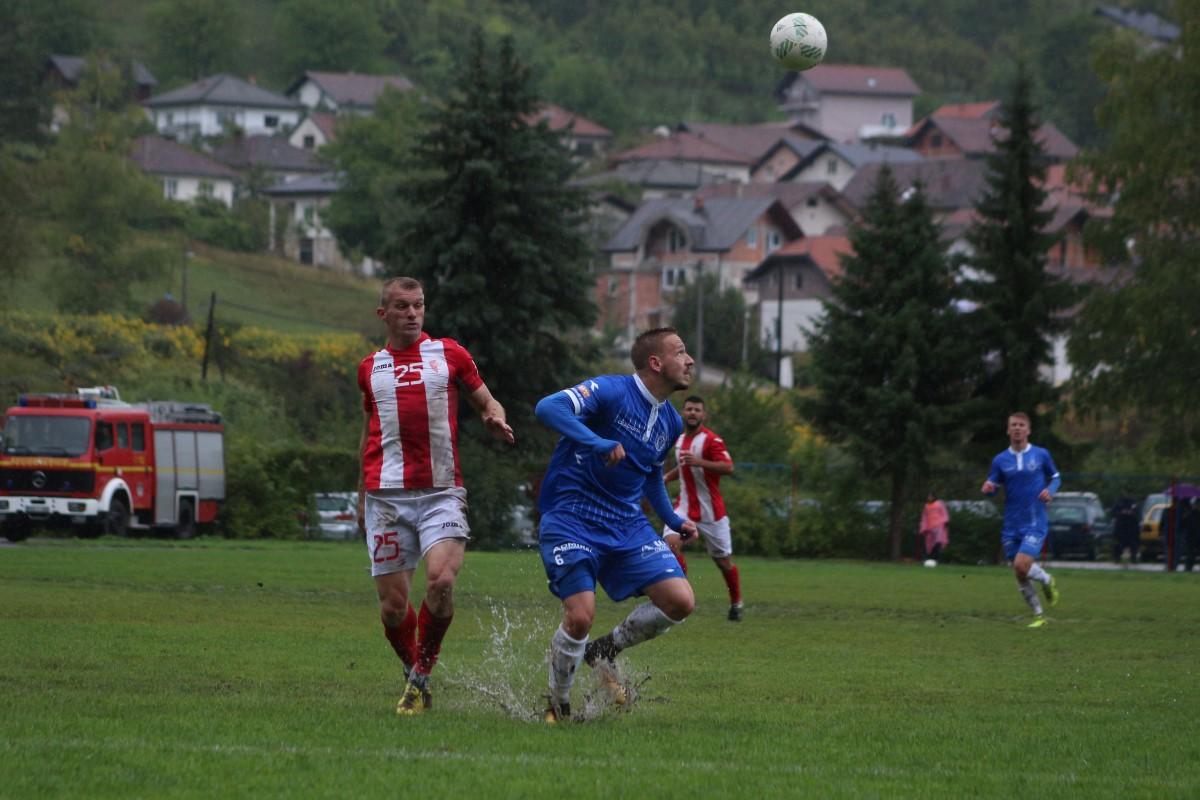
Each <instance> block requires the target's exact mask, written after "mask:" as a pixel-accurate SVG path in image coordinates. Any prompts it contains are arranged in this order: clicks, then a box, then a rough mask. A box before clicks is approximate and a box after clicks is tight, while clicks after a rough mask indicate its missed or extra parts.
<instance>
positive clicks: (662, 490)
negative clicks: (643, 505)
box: [642, 471, 696, 538]
mask: <svg viewBox="0 0 1200 800" xmlns="http://www.w3.org/2000/svg"><path fill="white" fill-rule="evenodd" d="M642 495H643V496H644V497H645V498H646V499H647V500H649V501H650V507H651V508H653V509H654V513H655V514H658V518H659V519H661V520H662V521H663V522H664V523H666V526H667V527H668V528H670V529H671V530H675V531H679V532H680V533H684V532H685V531H686V530H688V529H689V527H688V526H691V527H690V530H691V531H692V532H695V528H696V526H695V525H694V524H692V523H691V522H690V521H688V520H686V519H684V518H683V517H681V516H679V515H678V514H676V513H675V508H674V507H673V506H672V505H671V498H670V497H668V496H667V486H666V484H665V483H663V482H662V479H661V478H659V477H658V473H657V472H656V471H651V473H650V474H649V475H647V476H646V484H645V486H644V488H643V489H642ZM684 538H687V537H686V536H685V537H684Z"/></svg>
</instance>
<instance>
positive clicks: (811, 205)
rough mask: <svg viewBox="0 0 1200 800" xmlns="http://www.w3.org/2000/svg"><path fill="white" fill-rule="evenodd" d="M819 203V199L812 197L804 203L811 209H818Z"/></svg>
mask: <svg viewBox="0 0 1200 800" xmlns="http://www.w3.org/2000/svg"><path fill="white" fill-rule="evenodd" d="M818 202H820V201H819V200H817V198H815V197H810V198H808V200H806V201H805V202H804V205H806V206H808V207H809V208H816V207H817V203H818Z"/></svg>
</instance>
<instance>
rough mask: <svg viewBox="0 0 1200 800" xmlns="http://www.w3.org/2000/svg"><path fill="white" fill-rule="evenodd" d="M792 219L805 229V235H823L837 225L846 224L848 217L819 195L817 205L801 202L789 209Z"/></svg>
mask: <svg viewBox="0 0 1200 800" xmlns="http://www.w3.org/2000/svg"><path fill="white" fill-rule="evenodd" d="M788 212H789V213H790V214H791V215H792V219H794V220H796V224H797V225H799V226H800V230H802V231H804V235H805V236H821V235H822V234H824V233H825V231H827V230H829V229H830V228H832V227H834V226H836V225H845V224H846V221H847V219H848V217H847V216H846V215H845V214H843V213H842V212H841V211H839V210H838V209H837V208H836V207H835V206H832V205H830V204H829V203H828V202H827V201H826V200H825V199H824V198H822V197H818V198H817V204H816V205H815V206H809V205H806V204H805V203H801V204H800V205H798V206H793V207H792V208H789V209H788Z"/></svg>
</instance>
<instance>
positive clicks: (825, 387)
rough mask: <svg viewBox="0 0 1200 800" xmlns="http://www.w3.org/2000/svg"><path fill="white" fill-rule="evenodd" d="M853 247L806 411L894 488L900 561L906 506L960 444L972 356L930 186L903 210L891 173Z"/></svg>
mask: <svg viewBox="0 0 1200 800" xmlns="http://www.w3.org/2000/svg"><path fill="white" fill-rule="evenodd" d="M850 243H851V245H852V247H853V255H851V256H848V257H845V258H843V260H842V267H843V270H844V274H843V275H842V277H841V278H840V279H839V280H838V281H837V282H836V283H835V284H834V287H833V297H832V299H831V300H830V301H828V302H826V304H825V313H824V315H823V316H822V317H821V318H820V321H819V322H818V323H817V325H816V328H815V330H814V334H813V336H812V338H811V340H810V342H809V347H810V352H811V355H812V368H811V375H812V377H813V382H814V385H815V388H816V389H817V390H818V393H817V395H816V396H815V397H814V398H812V399H809V400H806V401H803V402H802V403H801V409H802V411H803V412H804V413H805V414H806V415H808V416H809V417H810V418H811V419H812V421H813V424H814V425H815V427H816V428H817V429H818V430H819V431H821V432H822V433H823V434H825V435H826V436H828V437H829V439H830V440H831V441H833V442H835V443H838V444H841V445H843V446H845V447H846V449H847V450H848V451H849V452H850V454H851V455H852V456H853V457H854V458H855V461H856V462H857V463H858V465H859V468H860V469H861V471H862V472H863V474H864V476H870V477H884V478H886V479H887V480H888V482H889V485H890V496H891V511H890V519H889V535H890V540H891V555H892V558H899V556H900V543H901V540H902V536H903V531H904V529H905V526H904V525H903V524H902V522H903V520H904V518H905V517H904V506H905V503H906V501H907V500H908V499H909V498H910V497H911V496H912V493H913V492H914V491H917V490H919V489H921V488H923V487H920V486H919V482H920V481H922V480H923V479H924V477H925V476H926V475H927V474H928V470H929V463H930V458H931V456H932V454H933V453H934V451H935V450H936V449H937V448H938V447H939V446H940V445H944V444H946V443H947V440H948V438H949V437H951V436H953V435H954V431H955V430H956V427H957V424H958V422H959V420H960V418H961V415H962V411H963V400H964V399H965V397H966V394H967V392H968V388H967V385H966V383H965V382H964V379H963V377H964V375H967V374H969V368H968V364H969V360H970V359H971V358H972V354H971V352H970V350H969V348H968V347H967V346H966V344H965V337H964V336H963V329H962V328H963V325H962V323H963V318H962V316H961V315H960V314H959V313H958V311H957V310H956V309H955V306H954V300H955V282H954V275H953V270H952V267H951V265H950V263H949V260H948V258H947V256H946V253H945V246H944V244H943V243H942V242H941V241H940V240H939V232H938V227H937V225H936V224H935V222H934V220H933V214H932V211H931V210H930V208H929V206H928V204H927V203H926V201H925V196H924V194H923V192H922V191H921V189H920V187H919V186H918V187H915V190H914V191H913V192H912V193H911V195H909V194H908V193H907V192H906V195H905V199H904V200H901V199H900V197H899V192H898V187H897V185H896V181H895V179H894V178H893V176H892V172H891V170H889V169H886V168H885V169H883V170H881V171H880V173H879V179H878V181H877V183H876V185H875V188H874V191H873V193H872V195H871V197H870V199H869V200H868V202H867V205H866V208H865V209H864V211H863V218H862V221H861V223H859V224H857V225H855V226H854V227H852V228H851V230H850Z"/></svg>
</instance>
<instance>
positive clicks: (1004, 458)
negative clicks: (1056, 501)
mask: <svg viewBox="0 0 1200 800" xmlns="http://www.w3.org/2000/svg"><path fill="white" fill-rule="evenodd" d="M1030 430H1031V426H1030V423H1029V417H1028V415H1026V414H1023V413H1022V412H1020V411H1018V412H1016V413H1014V414H1010V415H1009V417H1008V442H1009V446H1008V449H1007V450H1005V451H1004V452H1002V453H1000V454H999V455H998V456H996V457H995V458H993V459H992V468H991V471H990V472H988V477H987V480H985V481H984V482H983V487H982V491H983V493H984V494H986V495H993V494H995V493H996V492H997V491H998V490H999V488H1000V487H1001V486H1003V487H1004V527H1003V528H1002V529H1001V532H1000V541H1001V543H1002V544H1003V545H1004V557H1005V558H1007V559H1008V560H1009V561H1011V562H1012V566H1013V573H1014V574H1015V575H1016V578H1017V588H1018V589H1019V590H1020V591H1021V596H1022V597H1024V598H1025V602H1026V603H1029V607H1030V608H1032V609H1033V622H1031V623H1030V624H1029V627H1031V628H1040V627H1042V626H1043V625H1045V624H1046V617H1045V615H1044V614H1043V612H1042V603H1041V601H1040V600H1039V599H1038V596H1037V590H1036V589H1034V588H1033V585H1032V584H1031V583H1030V582H1029V579H1030V578H1032V579H1033V580H1035V581H1037V582H1038V583H1040V584H1042V589H1043V591H1045V593H1046V601H1047V602H1048V603H1049V604H1050V605H1051V606H1054V605H1057V604H1058V586H1057V584H1056V582H1055V580H1054V578H1053V576H1051V575H1050V573H1048V572H1046V570H1044V569H1042V567H1041V565H1040V564H1038V563H1037V559H1038V557H1039V556H1041V554H1042V544H1043V542H1045V540H1046V531H1047V527H1048V524H1047V521H1046V504H1047V503H1049V502H1050V501H1051V499H1053V497H1054V493H1055V492H1057V491H1058V487H1059V485H1060V484H1061V482H1062V481H1061V479H1060V478H1059V475H1058V467H1056V466H1054V459H1053V458H1051V457H1050V453H1049V452H1047V451H1046V450H1045V449H1044V448H1041V447H1038V446H1036V445H1033V444H1030V442H1029V433H1030Z"/></svg>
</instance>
